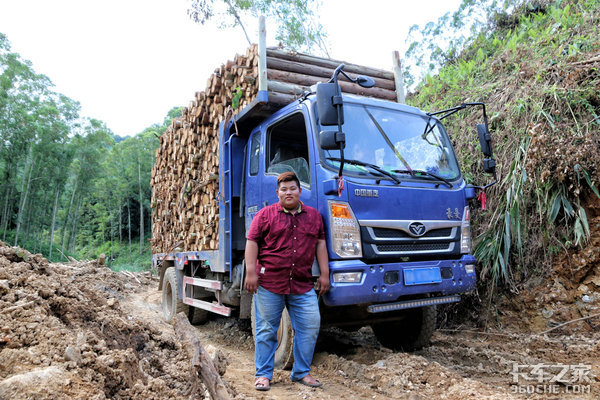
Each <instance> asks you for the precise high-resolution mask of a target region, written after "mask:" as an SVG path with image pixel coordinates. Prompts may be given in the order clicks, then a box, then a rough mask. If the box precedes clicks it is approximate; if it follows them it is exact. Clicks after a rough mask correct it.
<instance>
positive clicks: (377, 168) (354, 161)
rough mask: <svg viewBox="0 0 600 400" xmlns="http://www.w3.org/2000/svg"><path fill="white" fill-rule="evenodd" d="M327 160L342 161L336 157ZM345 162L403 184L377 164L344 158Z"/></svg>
mask: <svg viewBox="0 0 600 400" xmlns="http://www.w3.org/2000/svg"><path fill="white" fill-rule="evenodd" d="M326 160H331V161H339V162H341V161H342V159H341V158H336V157H327V158H326ZM344 162H345V163H346V164H352V165H360V166H363V167H369V168H371V169H374V170H375V171H377V172H379V173H380V174H383V175H385V176H388V177H390V178H392V179H393V180H395V181H396V182H397V183H402V181H400V179H398V178H397V177H395V176H394V174H392V173H391V172H388V171H386V170H385V169H383V168H379V167H378V166H377V165H375V164H369V163H366V162H363V161H358V160H349V159H347V158H344Z"/></svg>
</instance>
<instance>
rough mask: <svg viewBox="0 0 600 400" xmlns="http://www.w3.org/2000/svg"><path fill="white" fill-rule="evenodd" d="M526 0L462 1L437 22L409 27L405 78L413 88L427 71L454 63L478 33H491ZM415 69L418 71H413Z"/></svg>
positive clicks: (430, 72)
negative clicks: (456, 7) (455, 8)
mask: <svg viewBox="0 0 600 400" xmlns="http://www.w3.org/2000/svg"><path fill="white" fill-rule="evenodd" d="M523 3H524V0H482V1H476V0H463V1H462V3H461V4H460V5H459V7H458V9H457V10H456V11H454V12H447V13H446V14H444V15H442V16H441V17H439V18H438V20H437V21H435V22H433V21H430V22H428V23H427V24H425V25H424V26H422V27H421V26H419V25H413V26H411V27H410V30H409V32H408V36H407V38H406V43H407V44H408V50H407V51H406V54H405V61H406V65H405V72H404V75H405V80H406V82H407V85H408V86H409V87H411V86H412V87H414V85H415V84H417V83H418V82H419V81H421V79H422V78H423V77H424V76H425V75H427V74H434V73H436V72H437V71H438V70H439V68H440V67H441V66H442V65H446V64H448V63H451V62H453V61H454V60H456V59H457V57H458V56H459V55H460V54H461V52H462V51H463V50H464V49H466V48H467V47H468V46H469V44H470V43H472V42H473V41H474V40H476V39H477V37H478V35H479V34H486V32H487V33H488V34H489V33H491V32H493V31H494V28H495V26H497V25H499V24H500V25H501V24H502V23H503V21H506V18H507V17H508V14H509V13H510V11H511V10H513V9H514V8H515V7H517V6H519V5H520V4H523ZM414 70H416V71H417V72H413V71H414Z"/></svg>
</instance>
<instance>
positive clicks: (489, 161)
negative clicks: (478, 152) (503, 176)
mask: <svg viewBox="0 0 600 400" xmlns="http://www.w3.org/2000/svg"><path fill="white" fill-rule="evenodd" d="M483 171H484V172H486V173H488V174H495V173H496V160H494V159H493V158H484V159H483Z"/></svg>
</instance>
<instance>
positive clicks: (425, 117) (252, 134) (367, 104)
mask: <svg viewBox="0 0 600 400" xmlns="http://www.w3.org/2000/svg"><path fill="white" fill-rule="evenodd" d="M339 73H342V74H344V75H345V73H344V71H343V65H342V66H340V67H338V69H337V70H336V73H335V74H334V76H333V77H332V79H331V80H330V81H329V82H327V83H322V84H317V85H316V87H315V88H313V90H311V91H310V92H307V93H305V94H304V95H303V96H302V97H301V98H299V99H298V100H296V101H294V102H292V103H291V104H288V105H286V106H284V107H283V108H279V109H273V108H271V107H270V103H269V100H268V93H267V92H259V93H258V96H257V98H256V99H255V100H254V101H253V103H252V104H250V105H249V106H247V107H246V108H245V109H244V110H242V111H241V112H240V113H239V114H238V115H237V116H236V117H235V119H234V120H231V121H224V122H223V123H222V124H221V128H220V143H219V144H220V169H219V196H218V199H219V207H220V208H219V210H220V212H219V250H218V251H203V252H183V253H181V252H174V253H168V254H157V255H155V256H154V262H155V264H156V265H157V266H159V265H160V264H161V263H166V265H173V266H174V267H175V268H174V269H173V271H174V272H172V273H171V274H173V273H174V274H175V275H174V276H173V277H163V276H162V275H161V277H162V279H161V286H162V288H163V309H164V310H165V316H166V317H167V319H169V317H172V315H171V314H173V312H174V311H175V310H176V307H175V306H176V304H179V303H181V304H187V305H188V306H190V307H189V310H191V311H190V312H189V314H188V315H189V316H190V319H196V320H198V319H200V320H201V319H203V318H205V317H206V312H207V311H212V312H216V313H219V314H223V315H231V314H232V310H235V314H237V315H238V316H239V317H240V318H252V307H251V302H252V297H251V295H250V294H249V293H247V292H246V291H245V290H243V287H244V286H243V279H244V270H245V266H244V248H245V237H246V234H247V232H248V229H249V227H250V224H251V222H252V218H253V217H254V216H255V215H256V213H257V212H258V211H259V210H260V209H261V208H263V207H265V206H267V205H269V204H273V203H275V202H277V201H278V198H277V195H276V188H277V176H278V175H279V174H280V173H282V172H286V171H294V172H295V173H296V175H297V176H298V178H299V180H300V184H301V187H302V193H301V196H300V199H301V201H302V202H303V203H304V204H307V205H309V206H312V207H314V208H316V209H317V210H318V211H319V212H320V213H321V215H322V217H323V221H324V226H325V233H326V234H325V235H326V242H327V249H328V254H329V268H330V281H331V289H330V291H329V292H328V293H326V294H325V295H323V296H322V298H321V299H320V302H321V314H322V326H340V327H343V328H345V329H357V328H360V327H362V326H365V325H370V326H371V327H372V328H373V331H374V333H375V335H376V336H377V338H378V340H379V341H380V342H381V343H382V344H384V345H385V346H388V347H390V348H395V349H406V350H412V349H417V348H420V347H423V346H424V345H426V344H427V343H428V341H429V339H430V337H431V334H432V333H433V330H434V329H435V317H436V306H437V305H439V304H444V303H451V302H457V301H460V295H461V294H464V293H468V292H470V291H472V290H474V289H475V286H476V274H475V264H476V259H475V258H474V257H473V255H472V252H471V230H470V212H469V200H470V199H472V198H474V197H475V191H476V189H483V188H477V187H474V186H471V185H467V183H466V182H465V179H464V177H463V175H462V174H461V171H460V168H459V164H458V161H457V159H456V155H455V152H454V150H453V148H452V144H451V141H450V137H449V135H448V132H446V129H445V128H444V125H443V124H442V120H443V118H445V117H446V116H448V115H451V114H453V113H454V112H456V111H458V110H460V109H462V108H465V107H469V106H481V107H482V108H483V112H484V121H485V123H484V124H479V125H478V126H477V130H478V134H479V138H480V144H481V146H482V150H483V152H484V154H485V156H486V157H488V158H486V159H485V161H484V167H485V170H486V172H494V171H495V170H494V161H493V157H492V154H491V138H490V136H489V131H488V129H487V118H486V116H485V106H484V105H483V104H482V103H471V104H462V105H460V106H458V107H455V108H452V109H449V110H443V111H440V112H437V113H426V112H424V111H422V110H419V109H417V108H415V107H410V106H407V105H404V104H398V103H394V102H389V101H383V100H377V99H372V98H366V97H360V96H355V95H349V94H342V93H341V91H340V90H339V86H338V84H337V74H339ZM350 79H351V80H353V81H355V82H357V83H358V84H364V85H368V84H369V83H368V78H364V77H359V78H350ZM494 177H495V174H494ZM168 263H171V264H168ZM162 270H163V271H164V268H163V269H162ZM313 271H314V273H315V275H316V274H318V268H316V263H315V265H314V268H313ZM169 278H170V279H171V280H169ZM163 281H164V282H165V283H166V284H163V283H162V282H163ZM169 282H171V283H170V284H169ZM165 288H166V289H165ZM165 292H166V294H165ZM286 318H287V322H286ZM286 323H287V324H288V325H289V317H287V316H286V315H284V317H283V319H282V327H281V329H280V348H278V351H277V354H276V363H277V365H279V366H286V365H287V364H289V363H290V357H291V341H292V337H293V331H292V330H291V329H286ZM281 335H283V336H285V335H287V336H292V337H287V338H286V337H282V336H281ZM286 346H287V347H286Z"/></svg>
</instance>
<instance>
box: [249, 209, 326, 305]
mask: <svg viewBox="0 0 600 400" xmlns="http://www.w3.org/2000/svg"><path fill="white" fill-rule="evenodd" d="M247 239H248V240H252V241H253V242H256V243H257V244H258V262H257V265H256V273H257V274H258V283H259V285H260V286H262V287H263V288H265V289H267V290H268V291H270V292H272V293H278V294H301V293H306V292H308V291H309V290H311V289H312V288H313V287H314V284H313V281H312V264H313V261H314V259H315V254H316V249H317V242H318V241H319V240H324V239H325V232H324V228H323V218H322V217H321V214H319V212H318V211H317V210H316V209H314V208H312V207H309V206H307V205H305V204H300V206H299V208H298V212H297V213H295V214H292V213H291V212H289V211H287V210H286V209H285V208H283V206H282V205H281V204H280V203H275V204H272V205H270V206H267V207H265V208H263V209H261V210H260V211H259V212H258V213H257V214H256V215H255V216H254V219H253V220H252V224H251V225H250V230H249V231H248V236H247Z"/></svg>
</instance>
